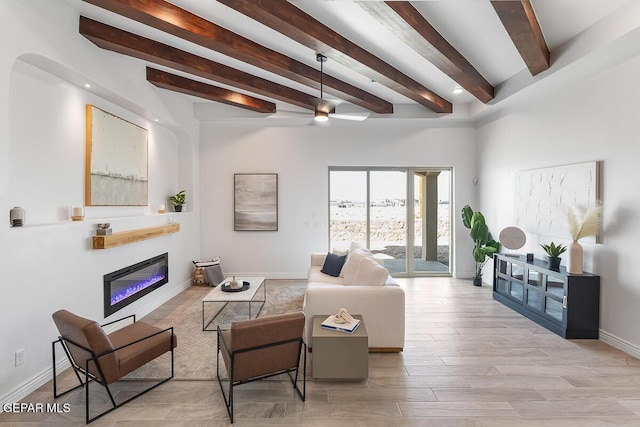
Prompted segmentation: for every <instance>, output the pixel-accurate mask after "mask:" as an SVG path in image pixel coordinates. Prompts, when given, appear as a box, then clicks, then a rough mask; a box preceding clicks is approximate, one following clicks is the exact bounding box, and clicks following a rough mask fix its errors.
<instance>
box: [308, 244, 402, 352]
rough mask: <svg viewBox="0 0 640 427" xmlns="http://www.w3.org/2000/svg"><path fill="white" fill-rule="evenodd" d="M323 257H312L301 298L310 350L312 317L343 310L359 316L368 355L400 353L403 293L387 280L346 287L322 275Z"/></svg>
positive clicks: (389, 278)
mask: <svg viewBox="0 0 640 427" xmlns="http://www.w3.org/2000/svg"><path fill="white" fill-rule="evenodd" d="M326 256H327V254H326V253H314V254H312V255H311V267H310V268H309V273H308V277H307V279H308V286H307V290H306V292H305V295H304V303H303V311H304V314H305V316H306V326H305V335H306V336H305V340H306V343H307V345H308V346H309V347H313V342H312V339H311V338H312V337H311V331H312V329H313V316H318V315H329V314H335V313H336V312H337V311H338V309H339V308H341V307H345V308H346V309H347V310H348V311H349V313H351V314H360V315H362V318H363V320H364V324H365V327H366V328H367V334H368V336H369V351H371V352H399V351H402V349H403V348H404V325H405V319H404V315H405V303H404V290H403V289H402V288H401V287H400V286H399V285H398V283H397V282H396V281H395V280H394V279H393V278H392V277H391V276H388V277H387V280H386V282H385V284H384V285H383V286H376V285H371V286H367V285H346V284H343V282H344V278H343V277H333V276H329V275H327V274H324V273H322V272H321V270H322V266H323V264H324V261H325V258H326Z"/></svg>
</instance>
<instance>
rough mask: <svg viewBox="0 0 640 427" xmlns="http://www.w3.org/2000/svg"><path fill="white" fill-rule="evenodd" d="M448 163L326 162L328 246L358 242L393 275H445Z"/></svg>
mask: <svg viewBox="0 0 640 427" xmlns="http://www.w3.org/2000/svg"><path fill="white" fill-rule="evenodd" d="M450 181H451V171H450V169H441V168H440V169H418V168H330V170H329V227H330V229H329V240H330V246H331V248H335V249H347V248H348V247H349V245H350V244H351V242H358V243H360V244H362V245H364V246H366V247H368V248H370V249H371V250H372V252H373V253H374V254H376V256H377V257H379V258H382V259H383V260H384V265H385V267H386V268H387V269H388V270H389V271H390V272H391V273H392V274H393V275H394V276H416V275H449V274H450V267H449V265H450V263H449V254H450V248H449V234H450V227H449V225H450V223H451V218H450V212H449V195H450Z"/></svg>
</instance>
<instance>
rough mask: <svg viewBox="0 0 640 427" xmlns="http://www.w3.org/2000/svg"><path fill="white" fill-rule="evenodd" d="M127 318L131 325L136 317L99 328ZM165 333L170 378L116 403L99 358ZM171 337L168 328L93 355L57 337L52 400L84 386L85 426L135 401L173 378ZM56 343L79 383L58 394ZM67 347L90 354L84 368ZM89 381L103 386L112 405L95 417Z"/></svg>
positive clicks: (53, 347) (75, 344)
mask: <svg viewBox="0 0 640 427" xmlns="http://www.w3.org/2000/svg"><path fill="white" fill-rule="evenodd" d="M129 318H132V319H133V323H135V321H136V315H135V314H132V315H130V316H126V317H123V318H121V319H118V320H114V321H112V322H108V323H105V324H103V325H100V326H101V327H104V326H108V325H112V324H114V323H118V322H122V321H124V320H127V319H129ZM167 331H171V376H170V377H168V378H164V379H161V380H160V381H159V382H158V383H156V384H154V385H152V386H151V387H148V388H146V389H144V390H142V391H141V392H139V393H137V394H136V395H134V396H131V397H130V398H128V399H126V400H125V401H123V402H120V403H116V401H115V399H114V398H113V394H112V393H111V390H110V389H109V385H108V384H107V382H106V380H105V378H104V373H103V372H102V368H101V367H100V363H99V361H98V359H99V358H101V357H104V356H106V355H108V354H111V353H115V352H116V351H118V350H121V349H123V348H127V347H129V346H131V345H134V344H137V343H139V342H142V341H144V340H147V339H149V338H152V337H154V336H156V335H160V334H162V333H165V332H167ZM173 337H174V334H173V327H169V328H166V329H163V330H162V331H159V332H156V333H154V334H152V335H149V336H147V337H144V338H140V339H138V340H136V341H133V342H130V343H129V344H126V345H123V346H120V347H118V348H114V349H113V350H109V351H105V352H102V353H100V354H95V353H94V352H93V351H92V350H91V349H89V348H86V347H83V346H82V345H80V344H78V343H76V342H73V341H71V340H70V339H67V338H64V337H63V336H58V339H57V340H55V341H53V342H52V343H51V353H52V359H53V397H54V398H58V397H60V396H64V395H65V394H67V393H70V392H72V391H74V390H76V389H78V388H80V387H84V386H85V385H86V388H85V422H86V423H87V424H89V423H90V422H92V421H95V420H97V419H98V418H100V417H102V416H103V415H106V414H108V413H109V412H111V411H113V410H115V409H117V408H119V407H120V406H122V405H124V404H126V403H128V402H130V401H132V400H134V399H136V398H138V397H140V396H142V395H143V394H145V393H146V392H148V391H151V390H153V389H154V388H156V387H158V386H159V385H161V384H164V383H166V382H167V381H169V380H170V379H171V378H173V375H174V354H173V350H174V348H173V340H174V338H173ZM57 343H60V345H61V346H62V349H63V350H64V352H65V354H66V355H67V359H68V360H69V362H70V363H71V367H72V368H73V372H74V373H75V375H76V378H77V379H78V382H79V383H80V384H78V385H77V386H75V387H72V388H70V389H68V390H65V391H63V392H62V393H58V384H57V375H56V344H57ZM69 345H73V346H76V347H78V348H81V349H82V350H84V351H86V352H88V353H90V354H91V357H90V358H89V359H87V360H86V361H85V366H84V367H81V366H79V365H78V364H77V363H76V362H75V360H74V359H73V357H72V356H71V352H70V351H69ZM90 363H93V364H94V366H95V367H96V369H97V371H98V375H99V378H98V377H96V376H95V375H93V374H92V373H91V372H89V364H90ZM81 375H83V376H84V381H82V378H81ZM91 381H95V382H96V383H98V384H100V385H101V386H103V387H104V388H105V389H106V390H107V394H108V395H109V400H110V401H111V404H112V405H113V407H112V408H110V409H107V410H106V411H104V412H102V413H100V414H98V415H96V416H95V417H91V416H90V414H89V402H90V400H89V383H90V382H91Z"/></svg>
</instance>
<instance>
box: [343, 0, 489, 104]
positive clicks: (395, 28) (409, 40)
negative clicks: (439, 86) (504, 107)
mask: <svg viewBox="0 0 640 427" xmlns="http://www.w3.org/2000/svg"><path fill="white" fill-rule="evenodd" d="M356 3H357V4H358V5H359V6H360V7H361V8H363V9H364V10H366V11H367V12H369V14H371V16H373V17H374V18H376V19H377V20H378V21H380V22H381V23H382V24H383V25H385V26H386V27H387V28H388V29H389V30H390V31H392V32H393V33H394V34H395V35H396V36H397V37H398V38H400V39H401V40H402V41H404V42H405V43H406V44H407V45H409V46H410V47H411V48H412V49H413V50H415V51H416V52H418V53H419V54H420V55H422V56H423V57H424V58H425V59H427V60H428V61H429V62H431V63H432V64H433V65H435V66H436V67H437V68H438V69H439V70H440V71H442V72H443V73H445V74H446V75H448V76H449V77H451V79H453V80H454V81H455V82H457V83H458V84H459V85H460V86H462V87H463V88H465V89H466V90H467V91H468V92H469V93H471V94H472V95H473V96H475V97H476V98H478V99H479V100H480V101H482V102H485V103H486V102H489V101H491V100H492V99H493V96H494V88H493V86H492V85H491V83H489V82H488V81H487V80H486V79H485V78H484V77H483V76H482V75H481V74H480V72H478V70H476V69H475V68H474V67H473V65H471V63H470V62H469V61H467V59H466V58H465V57H464V56H462V54H461V53H460V52H458V51H457V50H456V49H455V48H454V47H453V46H451V44H449V42H448V41H447V40H446V39H445V38H444V37H442V35H441V34H440V33H439V32H438V31H437V30H436V29H435V28H433V26H432V25H431V24H430V23H429V21H427V20H426V19H425V17H424V16H422V14H421V13H420V12H418V10H416V8H415V7H413V5H412V4H411V3H409V2H408V1H384V2H382V1H358V2H356Z"/></svg>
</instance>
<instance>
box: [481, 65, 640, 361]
mask: <svg viewBox="0 0 640 427" xmlns="http://www.w3.org/2000/svg"><path fill="white" fill-rule="evenodd" d="M638 75H640V58H638V57H635V58H633V59H631V60H628V61H626V62H623V63H621V64H619V65H616V66H614V67H612V68H610V69H607V70H605V71H600V72H599V73H597V74H595V75H593V76H591V77H589V78H585V79H581V80H578V81H568V82H567V83H566V85H565V86H564V87H562V88H555V89H554V90H548V91H545V92H540V93H538V94H537V98H536V99H535V100H533V101H532V102H531V103H529V104H528V105H526V106H521V107H519V108H517V109H512V110H511V111H510V112H509V113H508V114H504V115H503V116H502V117H501V118H499V119H496V120H495V121H493V122H491V123H488V124H486V125H484V126H482V127H481V128H480V129H479V131H478V140H479V147H478V159H479V166H478V167H479V173H480V202H481V203H480V205H481V208H482V210H483V211H484V212H485V213H486V215H487V218H488V219H489V221H492V222H493V223H495V224H496V225H497V229H498V230H500V229H502V228H504V227H506V226H509V225H514V222H515V220H514V218H515V216H514V197H513V195H514V191H513V186H514V178H515V173H516V172H517V171H519V170H524V169H532V168H539V167H546V166H555V165H563V164H571V163H579V162H585V161H592V160H601V161H602V166H603V167H602V202H603V204H604V215H603V221H604V224H603V233H602V243H601V244H598V245H596V244H589V243H584V244H583V246H584V250H585V265H584V267H585V271H589V272H593V273H596V274H599V275H600V276H601V301H600V328H601V332H602V333H601V338H602V339H604V340H606V341H608V342H610V343H612V344H614V345H616V346H617V347H619V348H621V349H623V350H625V351H627V352H630V353H631V354H635V355H636V356H638V355H640V329H639V328H638V327H637V325H638V324H639V323H640V309H639V308H640V281H638V272H637V271H636V267H637V264H638V253H637V251H636V248H637V246H638V244H637V242H638V241H640V226H639V225H638V224H637V223H634V221H635V220H637V218H638V217H639V216H640V198H638V197H637V183H638V182H640V168H639V167H638V159H640V121H639V120H638V118H639V117H640V103H639V102H638V99H640V82H639V81H638ZM528 237H529V239H530V242H528V244H527V247H526V248H525V249H524V250H529V251H532V252H533V251H535V252H536V254H537V256H538V257H542V256H543V252H542V249H540V248H539V246H538V243H539V242H547V241H549V238H548V237H544V238H543V237H540V238H539V237H538V236H536V235H529V236H528ZM563 237H564V238H565V240H562V238H563ZM567 237H568V236H558V237H557V238H556V237H553V240H554V241H561V242H564V243H567V242H568V240H567ZM524 250H523V251H524ZM564 258H565V259H566V257H564ZM564 263H565V260H563V264H564Z"/></svg>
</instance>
